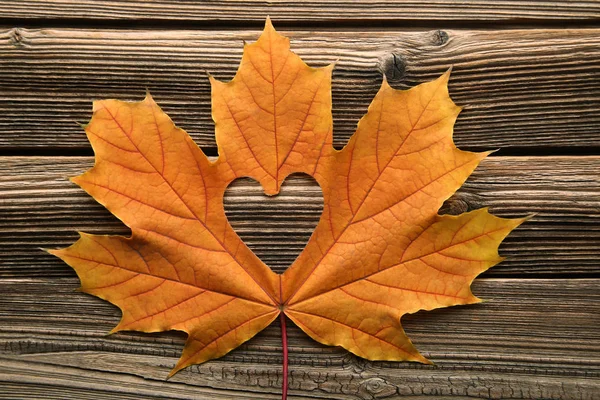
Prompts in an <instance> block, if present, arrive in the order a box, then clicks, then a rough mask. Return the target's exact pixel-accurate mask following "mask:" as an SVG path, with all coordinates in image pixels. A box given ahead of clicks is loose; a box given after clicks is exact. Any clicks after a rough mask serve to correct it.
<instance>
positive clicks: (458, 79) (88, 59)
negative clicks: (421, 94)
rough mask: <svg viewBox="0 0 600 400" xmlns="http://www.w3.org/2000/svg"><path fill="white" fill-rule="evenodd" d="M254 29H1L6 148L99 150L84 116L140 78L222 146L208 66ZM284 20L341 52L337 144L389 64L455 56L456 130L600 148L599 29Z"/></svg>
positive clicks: (406, 69)
mask: <svg viewBox="0 0 600 400" xmlns="http://www.w3.org/2000/svg"><path fill="white" fill-rule="evenodd" d="M519 3H521V2H519ZM82 4H83V3H82ZM198 4H200V3H198ZM398 8H401V7H398ZM490 9H491V6H490ZM258 33H259V32H258V31H257V30H252V31H232V30H220V31H173V30H170V31H163V30H152V31H128V30H118V31H115V30H105V29H100V30H95V29H93V30H92V29H90V30H84V29H31V30H30V29H20V28H14V29H5V30H4V31H2V32H1V33H0V152H4V153H5V154H6V153H7V152H13V153H15V152H16V153H17V154H25V153H27V154H35V151H44V152H46V154H48V151H52V150H53V149H57V150H58V151H66V150H67V149H70V150H69V151H73V150H74V149H79V151H80V152H81V151H87V152H88V153H87V154H90V153H89V143H88V142H87V139H86V138H85V135H84V134H83V132H82V130H81V129H80V127H79V126H78V125H77V124H76V123H75V122H77V121H79V122H86V121H88V120H89V118H90V116H91V102H92V100H94V99H101V98H119V99H122V100H140V99H141V98H143V95H144V91H145V88H149V89H150V90H151V92H152V93H153V96H154V97H155V99H156V100H157V101H158V102H159V104H160V105H161V106H162V107H163V108H164V109H165V110H166V111H167V113H168V114H169V115H170V116H171V118H172V119H173V120H174V121H175V122H176V123H177V124H178V125H180V126H181V127H183V128H184V129H186V130H187V131H188V132H189V133H190V134H191V135H192V136H193V137H194V139H195V140H196V141H197V142H198V144H200V145H202V146H208V147H214V146H215V143H214V136H213V134H214V130H213V124H212V119H211V116H210V86H209V82H208V79H207V77H206V71H210V72H211V73H212V74H214V75H215V76H216V77H217V78H219V79H224V80H227V79H230V78H231V77H233V75H234V73H235V70H236V69H237V65H238V63H239V60H240V57H241V52H242V41H243V40H246V41H254V40H256V38H257V36H258ZM284 33H285V34H287V35H289V36H290V37H291V38H292V48H293V49H294V50H295V51H297V53H298V54H300V55H301V56H302V57H304V58H305V59H306V60H307V62H308V63H310V64H311V65H314V66H323V65H326V64H328V63H331V62H334V61H336V60H337V62H336V69H335V71H334V76H333V115H334V128H335V138H336V139H335V144H336V146H338V147H339V146H342V145H343V144H344V143H345V142H346V140H347V139H348V137H349V136H350V135H351V134H352V133H353V131H354V129H355V127H356V123H357V122H358V120H359V118H360V117H361V116H362V115H363V114H364V112H365V111H366V109H367V106H368V104H369V102H370V101H371V99H372V97H373V96H374V95H375V93H376V92H377V89H378V88H379V85H380V84H381V78H382V72H385V73H386V75H387V77H388V79H389V80H390V82H391V84H392V85H393V86H395V87H397V88H407V87H410V86H414V85H416V84H417V83H420V82H423V81H427V80H431V79H433V78H434V77H437V76H439V75H440V74H441V73H443V72H444V71H445V70H446V69H448V68H449V67H450V66H453V74H452V78H451V81H450V92H451V95H452V97H453V99H454V100H455V101H456V102H457V103H458V104H460V105H463V106H466V109H465V110H464V111H463V113H462V115H461V117H460V118H459V121H458V123H457V126H456V130H455V131H456V134H455V140H456V142H457V144H458V145H459V146H462V147H466V148H472V149H482V148H486V149H490V148H502V149H504V151H508V152H510V149H511V148H513V149H515V150H514V151H519V152H520V153H522V152H524V151H528V150H531V149H533V150H534V151H546V152H551V153H552V154H560V153H561V152H562V153H565V154H566V153H569V151H570V150H569V149H570V148H580V149H581V150H582V151H585V152H588V153H589V151H590V148H594V147H595V148H598V147H600V135H598V126H599V125H600V66H599V64H598V59H600V29H572V30H560V29H550V30H548V29H536V30H445V31H442V30H432V31H427V30H425V31H423V30H417V31H377V30H360V31H352V30H347V31H326V30H320V31H284ZM544 149H546V150H544Z"/></svg>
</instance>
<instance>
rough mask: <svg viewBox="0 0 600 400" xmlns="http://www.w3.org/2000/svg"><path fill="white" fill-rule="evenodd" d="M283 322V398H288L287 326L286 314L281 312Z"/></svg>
mask: <svg viewBox="0 0 600 400" xmlns="http://www.w3.org/2000/svg"><path fill="white" fill-rule="evenodd" d="M279 321H280V322H281V344H282V347H283V384H282V387H281V400H287V391H288V345H287V330H286V327H285V314H284V313H283V312H282V313H281V314H279Z"/></svg>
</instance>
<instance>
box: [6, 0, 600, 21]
mask: <svg viewBox="0 0 600 400" xmlns="http://www.w3.org/2000/svg"><path fill="white" fill-rule="evenodd" d="M0 15H2V16H3V17H5V18H19V19H25V20H37V19H47V18H51V19H59V20H60V19H78V20H97V19H101V20H187V21H198V22H210V21H223V22H232V21H238V22H243V23H245V24H247V23H249V22H258V23H260V22H262V21H264V18H265V17H266V16H267V15H270V16H271V18H274V19H275V20H277V21H293V22H297V21H302V22H303V23H306V22H339V21H365V20H378V21H380V20H384V21H397V20H410V21H414V20H417V21H449V20H450V21H452V20H459V21H519V20H578V19H591V20H597V19H598V18H600V5H599V4H598V2H597V1H573V0H567V1H518V0H491V1H482V0H479V1H477V0H468V1H461V2H455V1H451V0H432V1H427V2H418V1H414V0H399V1H398V0H396V1H390V0H384V1H376V0H361V1H351V2H348V1H340V0H321V1H319V2H318V3H317V2H306V1H298V0H296V1H283V0H274V1H252V0H245V1H240V0H225V1H219V2H212V1H211V2H189V1H187V2H180V1H175V0H154V1H140V0H137V1H123V0H121V1H119V0H112V1H97V0H82V1H74V0H63V1H56V0H53V1H48V0H25V1H23V0H8V1H6V0H5V1H3V2H2V5H1V6H0Z"/></svg>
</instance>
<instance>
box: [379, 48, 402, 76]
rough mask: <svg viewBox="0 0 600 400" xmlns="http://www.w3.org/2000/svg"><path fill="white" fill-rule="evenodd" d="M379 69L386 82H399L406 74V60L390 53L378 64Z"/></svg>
mask: <svg viewBox="0 0 600 400" xmlns="http://www.w3.org/2000/svg"><path fill="white" fill-rule="evenodd" d="M379 69H380V70H381V72H382V73H383V74H384V75H385V76H386V78H387V79H388V81H399V80H400V79H402V78H404V75H405V74H406V59H405V58H404V57H403V56H402V55H400V54H396V53H392V54H391V55H390V56H389V57H386V58H385V59H384V60H382V61H381V62H380V65H379Z"/></svg>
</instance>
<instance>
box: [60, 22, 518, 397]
mask: <svg viewBox="0 0 600 400" xmlns="http://www.w3.org/2000/svg"><path fill="white" fill-rule="evenodd" d="M332 69H333V67H332V66H327V67H324V68H311V67H309V66H307V65H306V64H305V63H304V62H303V61H302V60H301V59H300V58H299V57H298V56H297V55H296V54H294V53H292V52H291V51H290V49H289V40H288V39H287V38H285V37H283V36H281V35H279V34H278V33H276V32H275V30H274V29H273V27H272V25H271V23H270V21H269V20H267V23H266V27H265V30H264V32H263V34H262V36H261V37H260V38H259V39H258V41H257V42H256V43H254V44H251V45H246V46H245V48H244V55H243V58H242V62H241V65H240V68H239V70H238V72H237V74H236V76H235V78H234V79H233V80H232V81H231V82H227V83H223V82H219V81H217V80H215V79H214V78H212V77H211V78H210V82H211V85H212V107H213V108H212V110H213V111H212V113H213V119H214V121H215V124H216V139H217V143H218V147H219V158H218V159H217V161H215V162H210V161H209V160H208V158H207V157H206V156H205V155H204V153H203V152H202V150H201V149H200V148H198V147H197V146H196V145H195V144H194V142H193V141H192V140H191V139H190V137H189V136H188V135H187V134H186V133H185V132H184V131H183V130H181V129H179V128H177V127H176V126H175V125H174V124H173V122H172V121H171V120H170V119H169V117H168V116H167V115H166V114H165V113H164V112H163V111H162V110H161V109H160V108H159V107H158V105H157V104H156V103H155V102H154V101H153V99H152V97H150V95H147V96H146V98H145V99H144V100H143V101H141V102H137V103H127V102H121V101H117V100H105V101H98V102H95V103H94V114H93V117H92V119H91V121H90V122H89V124H88V125H86V126H85V131H86V133H87V135H88V137H89V140H90V142H91V143H92V146H93V148H94V152H95V154H96V163H95V165H94V167H93V168H92V169H90V170H89V171H87V172H86V173H84V174H83V175H80V176H78V177H76V178H73V181H74V182H75V183H77V184H78V185H79V186H81V187H82V188H83V189H84V190H86V191H87V192H88V193H89V194H90V195H91V196H93V197H94V198H95V199H96V200H97V201H98V202H100V203H101V204H103V205H104V206H105V207H106V208H108V209H109V210H110V211H111V212H112V213H113V214H114V215H116V216H117V217H118V218H120V219H121V220H122V221H123V222H124V223H125V224H126V225H127V226H129V227H130V228H131V230H132V236H131V237H130V238H125V237H121V236H101V235H88V234H81V238H80V239H79V240H78V241H77V242H76V243H75V244H73V245H72V246H71V247H69V248H66V249H62V250H53V251H51V253H52V254H55V255H56V256H58V257H60V258H62V259H63V260H64V261H65V262H66V263H68V264H69V265H71V266H72V267H73V268H74V269H75V270H76V272H77V274H78V275H79V278H80V279H81V283H82V290H83V291H84V292H86V293H90V294H93V295H95V296H98V297H101V298H103V299H106V300H108V301H110V302H111V303H113V304H115V305H117V306H118V307H119V308H120V309H121V311H122V313H123V316H122V319H121V321H120V323H119V324H118V326H117V327H115V328H114V329H113V331H112V332H117V331H121V330H137V331H143V332H157V331H166V330H172V329H175V330H180V331H184V332H186V333H188V335H189V336H188V339H187V342H186V345H185V348H184V349H183V354H182V355H181V358H180V360H179V362H178V363H177V365H176V366H175V367H174V368H173V371H172V372H171V375H172V374H174V373H176V372H177V371H179V370H181V369H182V368H185V367H186V366H188V365H191V364H197V363H202V362H204V361H207V360H210V359H213V358H216V357H220V356H222V355H224V354H226V353H227V352H229V351H231V350H232V349H234V348H236V347H238V346H239V345H241V344H242V343H244V342H245V341H247V340H248V339H250V338H251V337H253V336H254V335H256V334H257V333H258V332H260V331H261V330H263V329H264V328H265V327H266V326H267V325H269V324H270V323H271V322H272V321H273V320H274V319H276V318H277V317H278V316H280V318H281V321H282V331H283V332H282V333H283V339H284V352H286V351H287V350H286V346H285V317H284V315H285V316H287V317H289V319H291V320H292V321H293V322H294V323H295V324H297V325H298V326H299V327H300V328H301V329H302V330H303V331H304V332H306V333H307V334H308V335H309V336H311V337H312V338H313V339H315V340H317V341H319V342H321V343H324V344H327V345H332V346H342V347H344V348H345V349H347V350H349V351H351V352H352V353H354V354H356V355H358V356H360V357H364V358H368V359H370V360H398V361H400V360H410V361H420V362H423V363H427V362H429V361H428V360H427V359H425V358H424V357H423V356H422V355H421V354H419V352H418V351H417V350H416V349H415V347H414V346H413V345H412V343H411V342H410V340H409V339H408V337H407V336H406V335H405V333H404V331H403V329H402V326H401V324H400V318H401V317H402V316H403V315H404V314H407V313H414V312H416V311H419V310H432V309H434V308H439V307H447V306H452V305H457V304H471V303H476V302H478V301H479V300H478V299H477V298H476V297H475V296H474V295H473V294H472V293H471V290H470V284H471V282H472V281H473V279H474V278H475V277H476V276H477V275H478V274H480V273H481V272H483V271H485V270H486V269H488V268H490V267H491V266H493V265H495V264H496V263H498V262H500V261H501V258H500V257H499V256H498V251H497V249H498V245H499V243H500V242H501V241H502V240H503V238H504V237H505V236H506V235H507V234H508V233H509V232H510V231H511V230H512V229H514V228H515V227H516V226H518V225H519V224H520V223H521V222H522V221H523V219H502V218H497V217H494V216H492V215H490V214H489V213H488V211H487V210H486V209H482V210H477V211H473V212H469V213H466V214H462V215H459V216H446V215H445V216H440V215H438V214H437V212H438V210H439V208H440V206H441V205H442V203H443V202H444V200H446V199H447V198H448V197H450V196H451V195H452V194H453V193H454V192H455V191H456V190H457V189H458V188H459V187H460V186H461V185H462V184H463V182H464V181H465V180H466V179H467V177H468V176H469V175H470V174H471V172H472V171H473V170H474V169H475V168H476V167H477V165H478V164H479V162H480V161H481V160H482V159H483V158H484V157H485V156H486V155H487V153H471V152H466V151H461V150H458V149H457V148H456V147H455V146H454V143H453V141H452V130H453V125H454V122H455V120H456V118H457V116H458V114H459V112H460V108H459V107H458V106H456V105H455V104H454V103H453V102H452V100H451V99H450V97H449V95H448V87H447V82H448V79H449V73H446V74H444V75H443V76H442V77H440V78H439V79H437V80H435V81H433V82H429V83H425V84H422V85H419V86H417V87H415V88H413V89H410V90H407V91H399V90H395V89H392V88H391V87H390V86H389V85H388V84H387V82H386V81H385V80H384V82H383V84H382V86H381V89H380V90H379V92H378V93H377V95H376V96H375V98H374V100H373V102H372V104H371V105H370V107H369V110H368V113H367V114H366V115H365V116H364V117H363V118H362V119H361V121H360V123H359V124H358V128H357V131H356V133H355V134H354V136H353V137H352V138H351V139H350V141H349V143H348V144H347V145H346V146H345V147H344V149H343V150H341V151H338V150H335V149H334V148H333V146H332V117H331V72H332ZM295 172H303V173H306V174H309V175H312V176H313V177H314V178H315V179H316V180H317V182H318V183H319V185H320V186H321V188H322V190H323V197H324V209H323V214H322V216H321V219H320V221H319V224H318V225H317V227H316V229H315V232H314V233H313V235H312V237H311V238H310V240H309V242H308V244H307V245H306V248H305V249H304V251H303V252H302V253H301V254H300V255H299V256H298V258H297V259H296V261H295V262H294V263H293V264H292V265H291V266H290V268H289V269H288V270H287V271H285V273H284V274H282V275H278V274H276V273H274V272H273V271H271V270H270V269H269V267H267V266H266V265H265V264H264V263H263V262H261V261H260V260H259V259H258V258H257V257H256V256H255V255H254V254H253V253H252V251H251V250H250V249H248V247H246V245H245V244H244V243H243V242H242V240H241V239H240V238H239V237H238V236H237V234H236V233H235V232H234V231H233V230H232V228H231V226H230V225H229V223H228V221H227V218H226V216H225V212H224V209H223V194H224V192H225V189H226V188H227V187H228V185H229V184H230V183H231V182H232V181H233V180H235V179H236V178H239V177H251V178H254V179H256V180H257V181H259V182H260V183H261V185H262V186H263V188H264V190H265V192H266V193H267V194H270V195H273V194H276V193H278V191H279V188H280V185H281V183H282V182H283V180H284V179H285V178H286V177H287V176H288V175H289V174H291V173H295ZM284 359H285V361H284V365H287V357H284ZM286 368H287V366H285V367H284V397H285V391H286V388H287V383H286V379H287V369H286Z"/></svg>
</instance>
